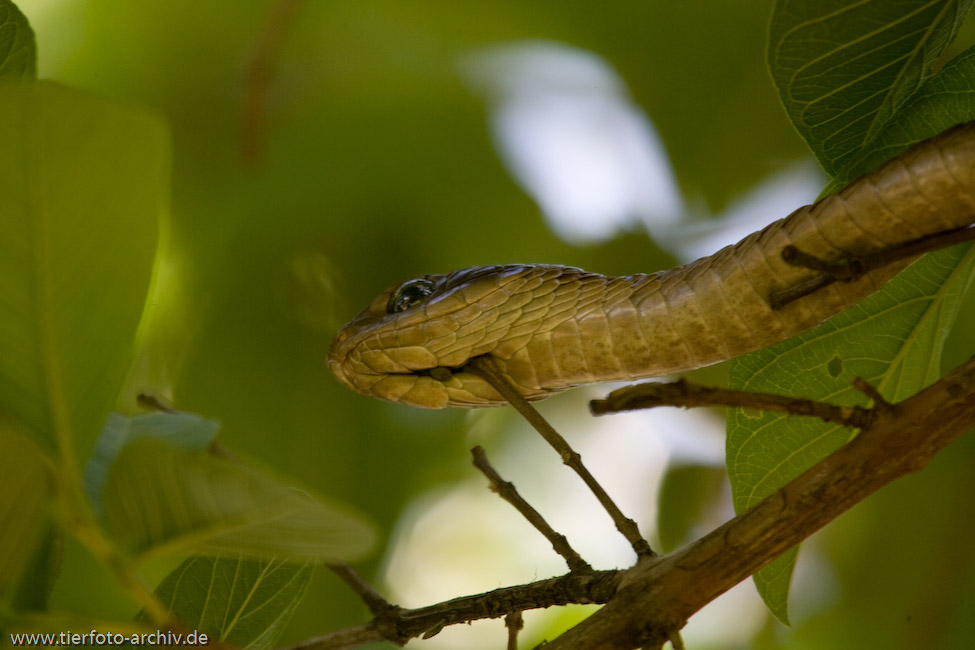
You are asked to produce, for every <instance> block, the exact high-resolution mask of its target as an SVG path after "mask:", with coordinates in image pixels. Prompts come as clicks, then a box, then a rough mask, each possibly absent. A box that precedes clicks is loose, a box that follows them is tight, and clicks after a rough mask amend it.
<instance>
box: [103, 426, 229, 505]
mask: <svg viewBox="0 0 975 650" xmlns="http://www.w3.org/2000/svg"><path fill="white" fill-rule="evenodd" d="M218 429H220V423H219V422H218V421H216V420H207V419H205V418H202V417H200V416H199V415H196V414H193V413H182V412H174V413H147V414H145V415H137V416H134V417H129V416H125V415H122V414H121V413H110V414H109V416H108V421H106V422H105V426H104V427H103V428H102V432H101V435H99V436H98V441H97V442H96V443H95V451H94V453H93V454H92V456H91V458H90V459H89V460H88V464H87V465H86V466H85V492H87V494H88V498H89V500H90V501H91V504H92V507H93V508H94V510H95V513H96V514H97V515H99V516H101V513H102V489H103V488H104V486H105V479H106V478H107V477H108V471H109V469H110V468H111V467H112V463H114V462H115V458H116V457H117V456H118V455H119V452H120V451H122V449H123V448H124V447H125V446H126V445H128V444H129V443H132V442H135V441H136V440H142V439H145V438H153V439H156V440H162V441H163V442H166V443H168V444H170V445H172V446H174V447H176V448H178V449H183V450H185V451H198V452H199V451H206V450H207V449H208V448H209V447H210V445H211V444H212V443H213V440H214V439H215V438H216V436H217V430H218Z"/></svg>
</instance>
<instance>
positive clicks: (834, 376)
mask: <svg viewBox="0 0 975 650" xmlns="http://www.w3.org/2000/svg"><path fill="white" fill-rule="evenodd" d="M973 272H975V249H973V247H972V246H971V245H969V244H966V245H962V246H956V247H954V248H951V249H948V250H945V251H939V252H937V253H932V254H929V255H927V256H925V257H924V258H922V259H921V260H919V261H918V262H916V263H915V264H914V265H913V266H912V267H910V268H909V269H908V270H907V271H905V272H904V273H902V274H900V275H899V276H897V277H896V278H895V279H894V280H892V281H891V282H890V283H888V284H887V286H886V287H885V288H884V289H882V290H881V291H880V292H878V293H876V294H874V295H873V296H871V297H870V298H868V299H867V300H865V301H863V302H862V303H860V304H859V305H856V306H854V307H852V308H850V309H849V310H847V311H846V312H844V313H842V314H840V315H839V316H836V317H835V318H833V319H831V320H829V321H827V322H826V323H824V324H823V325H821V326H819V327H817V328H816V329H814V330H811V331H809V332H806V333H805V334H802V335H800V336H797V337H795V338H793V339H790V340H788V341H785V342H783V343H780V344H779V345H775V346H773V347H771V348H768V349H765V350H761V351H759V352H756V353H754V354H750V355H746V356H744V357H741V358H739V359H737V360H735V362H733V364H732V367H731V385H732V386H733V387H735V388H737V389H740V390H748V391H757V392H765V393H777V394H787V395H797V396H801V397H805V398H809V399H815V400H821V401H825V402H829V403H831V404H861V405H866V404H867V399H866V397H865V396H864V395H863V394H862V393H860V392H858V391H857V390H855V389H854V388H853V387H852V386H851V383H852V381H853V379H854V378H856V377H862V378H864V379H866V380H867V381H868V382H870V383H871V384H872V385H873V386H875V387H876V388H878V389H879V390H880V392H881V394H883V395H884V397H885V398H886V399H887V400H889V401H894V400H899V399H902V398H904V397H906V396H908V395H910V394H912V393H913V392H915V391H917V390H918V389H919V388H921V387H923V386H924V385H926V384H927V383H930V382H931V381H933V380H935V379H937V377H938V372H939V369H940V368H939V362H940V358H941V348H942V345H943V343H944V339H945V337H946V336H947V335H948V332H949V330H950V328H951V325H952V323H953V321H954V318H955V315H956V311H957V307H958V304H959V302H960V299H961V297H962V295H963V294H964V292H965V291H967V289H968V287H969V285H970V283H971V279H972V276H973ZM851 435H852V432H851V431H850V430H849V429H846V428H843V427H838V426H835V425H830V424H826V423H823V422H820V421H819V420H815V419H813V418H794V417H786V416H783V415H781V414H778V413H770V412H762V413H759V414H755V413H754V412H749V411H743V410H741V409H733V410H732V411H730V413H729V416H728V439H727V448H728V449H727V462H728V475H729V478H730V480H731V486H732V492H733V495H734V503H735V510H736V511H737V512H743V511H745V510H747V509H748V508H750V507H751V506H753V505H754V504H755V503H757V502H759V501H761V500H762V499H764V498H765V497H766V496H768V495H769V494H771V493H772V492H774V491H775V490H776V489H778V488H779V487H781V486H782V485H784V484H786V483H787V482H789V481H790V480H792V479H793V478H795V477H796V476H798V475H799V474H801V473H802V472H804V471H805V470H806V469H808V468H809V467H810V466H812V465H813V464H814V463H816V462H817V461H819V460H820V459H822V458H823V457H825V456H827V455H828V454H829V453H831V452H833V451H834V450H836V449H837V448H838V447H840V446H842V445H843V444H845V443H846V442H848V441H849V440H850V438H851ZM794 559H795V556H794V552H793V553H792V554H790V555H787V556H784V557H783V558H780V559H779V560H777V561H776V562H775V563H774V564H772V565H771V566H769V567H766V568H765V569H763V570H762V571H760V572H759V573H758V574H756V578H755V582H756V585H757V586H758V588H759V592H760V593H761V595H762V597H763V598H764V599H765V601H766V603H767V604H768V605H769V607H770V609H771V610H772V611H773V613H774V614H775V615H776V616H777V617H778V618H780V619H781V620H783V621H787V620H788V616H787V610H786V606H787V596H788V585H789V580H790V578H791V575H792V566H793V562H794Z"/></svg>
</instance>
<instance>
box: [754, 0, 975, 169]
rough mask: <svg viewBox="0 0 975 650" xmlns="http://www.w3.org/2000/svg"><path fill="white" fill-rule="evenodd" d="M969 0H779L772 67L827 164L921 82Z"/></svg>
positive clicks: (859, 141)
mask: <svg viewBox="0 0 975 650" xmlns="http://www.w3.org/2000/svg"><path fill="white" fill-rule="evenodd" d="M970 4H971V0H930V1H929V2H925V3H923V4H922V3H918V2H905V1H903V0H900V1H896V2H862V1H859V0H833V1H831V2H807V1H806V0H780V1H779V2H777V3H776V6H775V10H774V12H773V14H772V24H771V26H770V30H769V55H768V56H769V67H770V69H771V71H772V78H773V80H774V81H775V85H776V87H777V88H778V91H779V96H780V97H781V98H782V102H783V103H784V104H785V108H786V112H787V113H788V114H789V118H790V119H791V120H792V123H793V124H794V125H795V126H796V128H797V129H798V130H799V133H800V134H801V135H802V137H803V138H804V139H805V140H806V142H807V143H808V144H809V146H810V148H811V149H812V150H813V153H814V154H815V155H816V158H817V159H818V160H819V163H820V164H821V165H822V166H823V169H825V170H826V171H827V173H829V174H830V175H831V176H833V175H836V174H837V173H839V172H840V171H841V170H842V169H843V168H844V167H845V166H846V165H847V164H849V162H850V160H852V159H853V158H854V157H855V156H856V155H858V153H859V152H860V151H861V150H862V149H863V148H864V146H865V145H867V144H868V143H870V142H871V141H872V140H873V139H874V138H875V137H877V135H878V134H879V133H880V131H881V129H882V128H883V127H884V126H885V125H886V123H887V121H888V120H890V119H891V117H892V116H893V115H894V113H895V112H896V111H897V110H898V109H899V108H900V107H901V106H902V105H903V104H904V103H905V102H907V101H908V100H909V99H910V98H911V96H912V95H913V94H914V93H915V92H916V91H917V90H918V89H919V88H920V87H921V84H922V83H923V82H924V79H925V77H926V76H927V75H928V74H929V71H930V69H931V65H932V63H933V62H934V61H935V60H936V59H937V58H938V56H939V55H940V54H941V52H942V50H944V48H945V46H946V45H947V44H948V43H949V42H950V41H951V39H952V38H954V35H955V33H956V32H957V30H958V27H959V26H960V25H961V23H962V20H963V19H964V17H965V14H966V12H967V11H968V8H969V6H970Z"/></svg>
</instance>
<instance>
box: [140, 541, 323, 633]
mask: <svg viewBox="0 0 975 650" xmlns="http://www.w3.org/2000/svg"><path fill="white" fill-rule="evenodd" d="M313 570H314V565H313V564H312V563H311V562H304V563H294V562H283V561H281V560H263V561H262V560H248V559H244V558H240V557H236V558H231V557H226V556H220V557H191V558H189V559H187V560H185V561H184V562H183V563H182V564H180V565H179V566H178V567H176V569H175V570H174V571H173V572H172V573H170V574H169V575H168V576H166V578H165V579H164V580H163V581H162V582H161V583H160V584H159V587H158V588H157V589H156V595H157V596H158V597H159V599H160V600H161V601H162V602H163V604H164V605H166V607H167V608H168V609H169V611H171V612H173V613H174V614H175V615H176V616H177V617H178V618H179V620H180V621H182V622H183V623H184V625H185V626H186V627H187V628H189V629H192V630H199V631H200V632H205V633H206V634H207V636H209V637H210V643H211V644H212V643H213V642H215V641H217V642H220V643H226V644H230V645H231V646H235V647H239V648H255V649H260V648H270V647H272V646H273V645H274V643H275V641H277V639H278V637H279V636H280V635H281V632H282V631H283V629H284V626H285V625H286V624H287V622H288V620H289V619H290V618H291V615H292V614H293V613H294V610H295V608H296V607H297V606H298V604H299V603H300V602H301V599H302V597H303V596H304V595H305V589H306V588H307V586H308V583H309V581H310V580H311V576H312V572H313Z"/></svg>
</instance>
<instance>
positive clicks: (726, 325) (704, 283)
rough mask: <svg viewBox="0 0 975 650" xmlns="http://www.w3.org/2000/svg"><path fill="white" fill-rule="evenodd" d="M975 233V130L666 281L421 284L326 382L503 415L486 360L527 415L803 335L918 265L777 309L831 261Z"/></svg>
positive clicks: (532, 276) (472, 277)
mask: <svg viewBox="0 0 975 650" xmlns="http://www.w3.org/2000/svg"><path fill="white" fill-rule="evenodd" d="M973 221H975V123H969V124H963V125H959V126H956V127H954V128H952V129H949V130H948V131H945V132H944V133H942V134H941V135H938V136H936V137H934V138H932V139H930V140H926V141H924V142H922V143H919V144H917V145H915V146H914V147H912V148H910V149H908V150H907V151H906V152H905V153H903V154H901V155H900V156H898V157H896V158H894V159H893V160H890V161H888V162H887V163H885V164H884V165H882V166H881V167H879V168H877V169H876V170H874V171H872V172H870V173H868V174H866V175H864V176H861V177H860V178H858V179H856V180H855V181H853V182H851V183H850V184H848V185H847V186H846V187H845V188H843V189H842V190H840V191H838V192H836V193H834V194H831V195H829V196H827V197H825V198H823V199H821V200H820V201H818V202H816V203H814V204H812V205H807V206H804V207H801V208H799V209H798V210H796V211H795V212H793V213H792V214H790V215H789V216H788V217H786V218H784V219H781V220H779V221H776V222H774V223H772V224H770V225H769V226H768V227H766V228H765V229H763V230H761V231H759V232H756V233H753V234H751V235H749V236H748V237H746V238H745V239H743V240H742V241H740V242H738V243H737V244H735V245H733V246H728V247H726V248H724V249H722V250H720V251H718V252H717V253H715V254H713V255H710V256H708V257H703V258H701V259H699V260H697V261H695V262H692V263H690V264H687V265H684V266H679V267H676V268H673V269H669V270H666V271H660V272H657V273H650V274H638V275H630V276H624V277H611V276H605V275H600V274H597V273H589V272H586V271H583V270H581V269H577V268H572V267H564V266H554V265H547V264H534V265H499V266H483V267H473V268H468V269H463V270H460V271H455V272H453V273H448V274H446V275H425V276H421V277H418V278H413V279H411V280H407V281H406V282H401V283H399V284H397V285H394V286H393V287H390V288H389V289H387V290H386V291H384V292H383V293H382V294H380V295H379V297H377V298H376V299H375V300H374V301H373V302H372V304H370V305H369V307H368V308H367V309H366V310H365V311H363V312H362V313H361V314H360V315H359V316H358V317H356V318H355V319H354V320H353V321H351V322H350V323H349V324H348V325H346V326H345V327H344V328H343V329H342V330H341V331H340V332H339V333H338V335H337V336H336V338H335V340H334V342H333V343H332V346H331V349H330V350H329V353H328V366H329V368H330V369H331V370H332V372H333V373H334V374H335V376H336V377H338V379H339V380H340V381H341V382H342V383H343V384H345V385H346V386H348V387H349V388H351V389H353V390H355V391H357V392H360V393H364V394H366V395H371V396H374V397H378V398H382V399H385V400H390V401H393V402H400V403H403V404H410V405H413V406H420V407H426V408H442V407H446V406H458V407H476V406H490V405H497V404H504V403H505V401H504V399H503V398H502V397H501V396H500V395H498V394H497V392H496V391H495V390H494V389H493V388H492V387H491V386H490V385H489V384H488V383H487V382H486V381H485V380H484V379H482V378H481V377H479V376H478V375H475V374H473V373H471V372H468V371H466V370H465V365H466V364H467V362H468V361H469V360H471V359H473V358H474V357H477V356H480V355H490V356H491V357H492V358H493V360H494V362H495V364H496V366H497V367H498V369H499V370H500V371H501V373H502V374H503V375H504V376H505V377H506V378H507V379H508V380H509V381H510V382H512V383H513V384H514V385H515V387H517V389H518V390H519V391H520V392H521V393H522V394H523V395H524V396H525V397H526V398H528V399H539V398H542V397H545V396H548V395H551V394H553V393H556V392H559V391H562V390H564V389H566V388H569V387H572V386H578V385H580V384H587V383H591V382H599V381H611V380H630V379H637V378H641V377H656V376H660V375H665V374H670V373H674V372H680V371H684V370H689V369H693V368H699V367H703V366H706V365H709V364H713V363H717V362H719V361H724V360H726V359H730V358H733V357H736V356H739V355H742V354H746V353H748V352H752V351H755V350H758V349H760V348H764V347H767V346H769V345H772V344H773V343H777V342H779V341H782V340H785V339H787V338H790V337H792V336H795V335H796V334H799V333H800V332H802V331H804V330H807V329H809V328H811V327H813V326H815V325H817V324H819V323H821V322H822V321H824V320H826V319H827V318H829V317H831V316H833V315H834V314H836V313H838V312H840V311H842V310H844V309H846V308H847V307H849V306H851V305H853V304H855V303H857V302H858V301H860V300H862V299H863V298H865V297H866V296H868V295H869V294H871V293H873V292H874V291H876V290H877V289H878V288H879V287H881V286H882V285H883V284H884V283H885V282H887V281H888V280H889V279H890V278H891V277H893V276H894V275H895V274H896V273H898V272H899V271H900V270H902V269H903V268H904V267H905V266H906V265H907V264H909V263H910V261H911V260H907V261H902V262H898V263H894V264H890V265H888V266H884V267H881V268H878V269H876V270H872V271H869V272H867V273H866V274H864V275H863V276H862V277H860V278H859V279H856V280H854V281H851V282H845V283H834V284H831V285H830V286H828V287H825V288H823V289H820V290H818V291H816V292H814V293H811V294H810V295H807V296H804V297H802V298H800V299H797V300H794V301H792V302H789V303H788V304H786V305H784V306H783V307H781V308H780V309H773V308H772V306H771V305H770V301H769V296H770V294H771V293H772V292H775V291H778V290H782V289H785V288H788V287H790V286H794V285H796V284H798V283H801V282H803V281H807V280H808V279H809V277H810V276H811V275H814V272H813V271H811V270H809V269H807V268H801V267H798V266H794V265H790V264H788V263H787V262H785V261H784V260H783V259H782V255H781V253H782V250H783V249H784V248H785V247H786V246H787V245H790V244H791V245H793V246H795V247H797V248H799V249H801V250H802V251H804V252H806V253H809V254H811V255H814V256H816V257H818V258H820V259H822V260H836V259H845V258H851V257H853V258H855V257H857V256H858V255H863V254H866V253H869V252H870V251H876V250H878V249H884V248H886V247H890V246H892V245H896V244H898V243H902V242H905V241H908V240H912V239H916V238H920V237H924V236H927V235H930V234H933V233H938V232H942V231H947V230H951V229H957V228H961V227H965V226H967V225H969V224H972V223H973Z"/></svg>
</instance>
